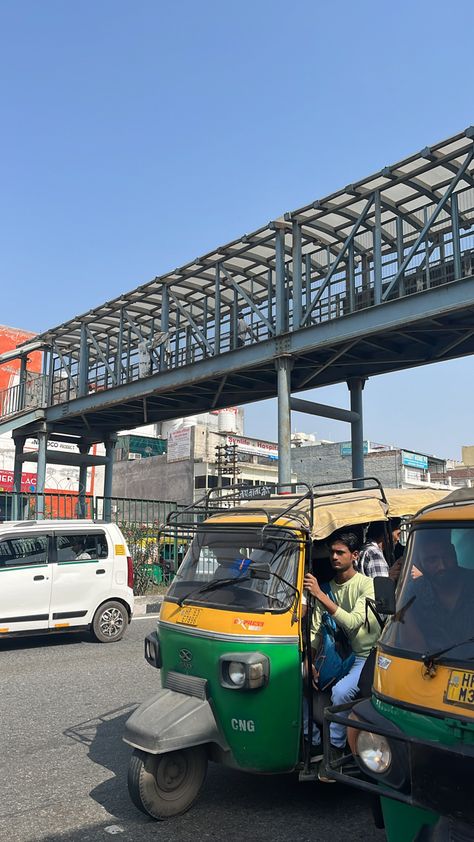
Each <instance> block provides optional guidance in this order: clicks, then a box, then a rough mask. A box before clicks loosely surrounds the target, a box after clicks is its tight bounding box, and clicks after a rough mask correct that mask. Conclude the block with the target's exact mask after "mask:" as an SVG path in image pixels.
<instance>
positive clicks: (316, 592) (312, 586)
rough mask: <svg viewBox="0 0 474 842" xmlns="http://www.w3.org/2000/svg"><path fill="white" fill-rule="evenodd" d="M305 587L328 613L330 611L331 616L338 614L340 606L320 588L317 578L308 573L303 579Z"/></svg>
mask: <svg viewBox="0 0 474 842" xmlns="http://www.w3.org/2000/svg"><path fill="white" fill-rule="evenodd" d="M303 587H304V588H306V590H307V591H309V592H310V594H312V595H313V596H314V598H315V599H317V600H318V602H320V603H321V605H322V606H323V607H324V608H325V609H326V611H329V613H330V614H335V613H336V611H337V608H338V606H337V605H336V603H335V602H333V601H332V599H330V598H329V597H328V595H327V593H324V591H323V590H322V588H321V587H320V586H319V582H318V580H317V579H316V576H313V574H312V573H306V575H305V577H304V579H303Z"/></svg>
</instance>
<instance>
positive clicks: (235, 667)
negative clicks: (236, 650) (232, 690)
mask: <svg viewBox="0 0 474 842" xmlns="http://www.w3.org/2000/svg"><path fill="white" fill-rule="evenodd" d="M228 671H229V678H230V680H231V681H232V683H233V684H235V685H236V686H237V687H242V684H243V683H244V682H245V667H244V665H243V664H241V663H239V661H231V662H230V664H229V667H228Z"/></svg>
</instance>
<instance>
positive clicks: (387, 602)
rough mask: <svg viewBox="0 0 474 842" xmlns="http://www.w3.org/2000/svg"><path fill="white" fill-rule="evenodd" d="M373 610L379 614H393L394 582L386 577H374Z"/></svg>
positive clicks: (394, 605)
mask: <svg viewBox="0 0 474 842" xmlns="http://www.w3.org/2000/svg"><path fill="white" fill-rule="evenodd" d="M374 592H375V608H376V610H377V611H378V612H379V614H395V611H396V610H397V609H396V602H395V582H393V581H392V579H389V578H388V576H375V577H374Z"/></svg>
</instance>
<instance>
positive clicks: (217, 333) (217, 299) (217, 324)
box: [214, 263, 221, 357]
mask: <svg viewBox="0 0 474 842" xmlns="http://www.w3.org/2000/svg"><path fill="white" fill-rule="evenodd" d="M220 352H221V267H220V263H216V282H215V286H214V354H215V356H216V357H218V356H219V354H220Z"/></svg>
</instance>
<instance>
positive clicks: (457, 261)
mask: <svg viewBox="0 0 474 842" xmlns="http://www.w3.org/2000/svg"><path fill="white" fill-rule="evenodd" d="M451 222H452V226H453V258H454V280H455V281H458V280H459V278H460V277H461V275H462V269H461V239H460V236H459V203H458V194H457V193H453V196H452V199H451Z"/></svg>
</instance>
